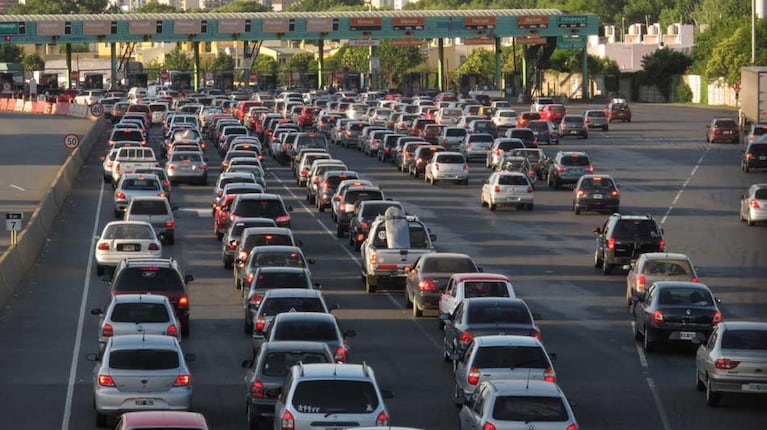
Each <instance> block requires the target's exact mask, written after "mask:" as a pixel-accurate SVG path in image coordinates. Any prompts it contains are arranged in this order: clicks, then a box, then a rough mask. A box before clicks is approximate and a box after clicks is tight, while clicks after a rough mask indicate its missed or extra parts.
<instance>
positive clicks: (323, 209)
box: [317, 203, 325, 213]
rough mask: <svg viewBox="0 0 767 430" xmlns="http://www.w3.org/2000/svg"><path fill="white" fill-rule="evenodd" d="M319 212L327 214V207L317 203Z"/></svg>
mask: <svg viewBox="0 0 767 430" xmlns="http://www.w3.org/2000/svg"><path fill="white" fill-rule="evenodd" d="M317 211H319V213H323V212H325V205H323V204H322V203H317Z"/></svg>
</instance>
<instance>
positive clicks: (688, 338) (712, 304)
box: [632, 281, 722, 353]
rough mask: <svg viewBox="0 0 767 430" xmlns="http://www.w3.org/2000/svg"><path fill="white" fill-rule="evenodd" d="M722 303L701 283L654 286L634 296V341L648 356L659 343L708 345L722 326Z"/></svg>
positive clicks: (671, 282) (663, 283)
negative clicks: (715, 330)
mask: <svg viewBox="0 0 767 430" xmlns="http://www.w3.org/2000/svg"><path fill="white" fill-rule="evenodd" d="M719 302H720V300H719V299H718V298H714V295H713V294H712V293H711V290H710V289H709V288H708V287H707V286H706V285H705V284H702V283H700V282H684V281H658V282H655V283H653V284H652V285H650V287H648V288H647V290H646V291H645V292H644V294H641V295H637V296H634V305H633V306H632V315H633V324H632V326H633V331H634V338H635V339H636V340H638V341H642V348H643V349H644V351H645V352H648V353H649V352H653V351H654V350H655V345H657V344H659V343H677V342H678V343H683V344H696V343H697V344H701V343H705V342H707V341H708V338H709V336H710V335H711V332H712V331H713V329H714V327H716V325H717V324H719V323H720V322H722V312H721V311H720V310H719V307H718V306H717V303H719Z"/></svg>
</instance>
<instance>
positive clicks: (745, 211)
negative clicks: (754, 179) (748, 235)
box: [740, 183, 767, 226]
mask: <svg viewBox="0 0 767 430" xmlns="http://www.w3.org/2000/svg"><path fill="white" fill-rule="evenodd" d="M740 221H741V222H745V223H747V224H748V225H750V226H753V225H755V224H756V223H757V222H765V221H767V183H766V184H754V185H751V186H750V187H749V188H748V192H747V193H746V194H743V195H741V196H740Z"/></svg>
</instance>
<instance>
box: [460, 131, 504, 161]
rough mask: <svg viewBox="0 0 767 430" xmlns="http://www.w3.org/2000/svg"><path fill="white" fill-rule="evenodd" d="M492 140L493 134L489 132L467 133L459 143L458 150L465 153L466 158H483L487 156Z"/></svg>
mask: <svg viewBox="0 0 767 430" xmlns="http://www.w3.org/2000/svg"><path fill="white" fill-rule="evenodd" d="M494 140H495V136H493V135H492V134H489V133H471V134H467V135H466V138H464V139H463V142H461V144H460V145H459V147H458V151H459V152H460V153H461V154H463V155H465V156H466V159H468V160H471V159H473V158H479V159H484V158H487V151H489V150H490V146H491V145H492V144H493V141H494Z"/></svg>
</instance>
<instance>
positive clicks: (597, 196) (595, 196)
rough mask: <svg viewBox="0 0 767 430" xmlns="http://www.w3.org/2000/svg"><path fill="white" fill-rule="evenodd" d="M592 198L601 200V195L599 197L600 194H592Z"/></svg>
mask: <svg viewBox="0 0 767 430" xmlns="http://www.w3.org/2000/svg"><path fill="white" fill-rule="evenodd" d="M594 198H595V199H601V198H602V195H601V194H594Z"/></svg>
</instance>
